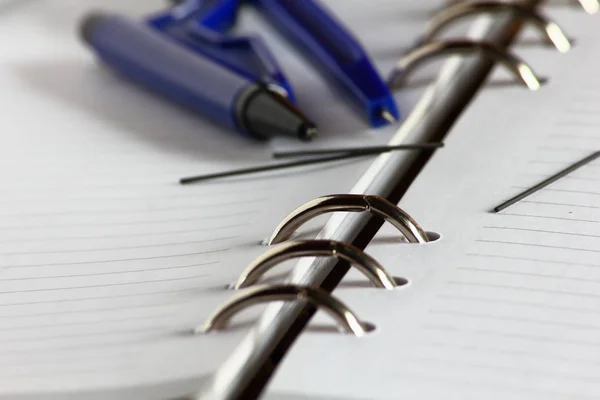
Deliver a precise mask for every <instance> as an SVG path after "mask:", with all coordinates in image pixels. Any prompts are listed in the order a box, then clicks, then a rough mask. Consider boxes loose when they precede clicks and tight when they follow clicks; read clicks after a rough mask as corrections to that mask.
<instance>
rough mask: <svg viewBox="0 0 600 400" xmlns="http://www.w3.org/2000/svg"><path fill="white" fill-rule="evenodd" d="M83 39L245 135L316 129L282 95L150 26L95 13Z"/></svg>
mask: <svg viewBox="0 0 600 400" xmlns="http://www.w3.org/2000/svg"><path fill="white" fill-rule="evenodd" d="M82 35H83V38H84V40H85V41H86V42H87V43H88V44H89V45H90V46H91V47H92V48H93V49H94V51H95V52H96V54H97V55H98V56H99V57H100V58H101V59H102V60H103V61H104V62H105V63H106V64H108V65H109V66H111V67H112V68H113V69H115V70H117V71H119V72H120V73H122V74H123V75H126V76H127V77H128V78H130V79H132V80H134V81H137V82H138V83H140V84H142V85H144V86H146V87H148V88H149V89H152V90H153V91H155V92H158V93H160V94H162V95H164V96H167V97H169V98H170V99H172V100H174V101H176V102H178V103H181V104H183V105H185V106H187V107H188V108H191V109H192V110H195V111H197V112H199V113H201V114H203V115H205V116H207V117H208V118H210V119H212V120H213V121H216V122H218V123H221V124H223V125H225V126H227V127H228V128H230V129H233V130H236V131H238V132H240V133H241V134H243V135H245V136H250V137H254V138H258V139H266V138H269V137H271V136H292V137H297V138H299V139H301V140H310V139H312V138H313V137H314V136H315V135H316V127H315V126H314V124H312V123H311V122H310V121H309V120H308V119H307V118H306V117H305V116H304V115H303V114H302V113H301V112H300V111H299V110H298V109H296V108H295V107H294V106H293V105H292V104H291V103H289V102H288V101H287V100H286V99H285V98H284V97H283V96H281V95H279V94H277V93H274V92H272V91H270V90H268V88H267V87H265V86H264V85H261V84H260V83H257V82H252V81H249V80H248V79H247V78H246V77H243V76H241V75H239V74H236V73H234V72H232V71H231V70H229V69H227V68H223V66H221V65H219V64H217V63H215V62H213V61H212V60H209V59H208V58H205V57H199V56H198V55H197V54H194V53H192V52H190V51H189V50H187V49H185V48H184V47H182V46H181V45H179V44H178V43H177V42H175V41H174V40H171V39H169V38H165V37H164V36H163V35H161V34H160V33H158V32H156V31H155V30H153V29H152V28H151V27H149V26H147V25H146V24H143V23H139V22H136V21H134V20H131V19H128V18H126V17H123V16H120V15H115V14H92V15H89V16H88V17H87V18H86V19H85V20H84V22H83V24H82Z"/></svg>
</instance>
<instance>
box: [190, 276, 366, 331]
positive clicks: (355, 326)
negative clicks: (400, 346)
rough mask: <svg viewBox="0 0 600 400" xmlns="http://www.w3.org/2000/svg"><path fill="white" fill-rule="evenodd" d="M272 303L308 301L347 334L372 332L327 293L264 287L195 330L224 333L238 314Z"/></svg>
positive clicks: (226, 306) (232, 301)
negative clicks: (229, 322)
mask: <svg viewBox="0 0 600 400" xmlns="http://www.w3.org/2000/svg"><path fill="white" fill-rule="evenodd" d="M273 301H306V302H308V303H311V304H312V305H314V306H316V307H318V308H319V309H322V310H323V311H325V312H327V314H329V315H330V316H331V317H332V318H333V319H334V320H335V321H336V322H337V323H338V325H339V327H340V328H341V329H342V330H343V331H344V332H346V333H351V334H353V335H355V336H359V337H360V336H364V335H365V334H366V333H367V332H368V331H369V330H371V329H372V327H371V325H370V324H367V323H364V322H361V321H360V320H359V319H358V317H357V316H356V315H355V314H354V313H353V312H352V311H351V310H350V309H349V308H348V307H347V306H346V305H345V304H344V303H342V302H341V301H339V300H337V299H336V298H335V297H333V296H332V295H331V294H329V293H328V292H326V291H324V290H322V289H318V288H311V287H304V286H295V285H261V286H255V287H253V288H251V289H247V290H244V291H243V292H242V293H239V294H238V295H236V296H234V297H232V298H231V299H230V300H228V301H227V302H226V303H225V304H223V305H222V306H221V307H219V308H218V309H217V310H216V311H215V312H214V313H213V314H212V315H211V316H210V317H209V318H208V319H207V320H206V322H205V323H204V324H203V325H201V326H198V327H196V328H195V329H194V333H196V334H200V333H208V332H211V331H214V330H220V329H223V328H224V327H225V326H226V325H227V322H228V321H229V320H230V319H231V318H232V317H233V316H234V315H235V314H237V313H238V312H240V311H242V310H243V309H245V308H248V307H250V306H253V305H255V304H261V303H270V302H273Z"/></svg>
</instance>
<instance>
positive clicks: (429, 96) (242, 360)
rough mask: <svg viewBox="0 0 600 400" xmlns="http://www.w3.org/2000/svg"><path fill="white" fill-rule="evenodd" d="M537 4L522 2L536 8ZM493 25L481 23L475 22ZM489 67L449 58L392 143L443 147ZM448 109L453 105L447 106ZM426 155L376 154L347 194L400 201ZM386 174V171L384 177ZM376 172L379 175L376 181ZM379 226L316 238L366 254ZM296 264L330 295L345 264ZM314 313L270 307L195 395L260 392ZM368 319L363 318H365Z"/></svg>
mask: <svg viewBox="0 0 600 400" xmlns="http://www.w3.org/2000/svg"><path fill="white" fill-rule="evenodd" d="M540 3H542V1H541V0H525V1H523V2H522V4H524V5H526V6H529V7H532V8H533V7H535V6H537V5H538V4H540ZM481 21H484V22H485V21H490V19H489V18H486V17H482V18H481V19H478V20H476V24H477V23H478V22H481ZM522 22H523V21H522V20H521V19H520V18H518V17H510V16H507V17H504V18H497V19H494V20H493V22H491V23H490V24H489V26H487V27H486V28H487V29H485V31H484V32H483V33H477V34H476V36H475V37H474V38H477V39H484V40H487V41H490V42H493V43H495V44H497V45H499V46H501V47H507V46H508V45H510V44H511V43H512V42H513V41H514V39H515V37H516V35H517V34H518V32H519V31H520V29H521V27H522ZM493 66H494V62H493V61H490V60H486V59H462V60H459V61H456V60H450V61H448V62H447V63H446V64H445V66H444V73H443V74H442V75H441V76H440V77H439V78H438V80H437V82H436V83H435V84H433V85H432V86H431V87H429V88H428V90H427V92H426V93H425V95H424V96H423V98H422V99H421V101H420V103H419V105H418V106H417V107H415V110H413V112H412V113H411V115H410V116H409V118H408V119H407V121H406V122H405V123H404V124H403V125H402V127H401V128H400V130H399V131H398V133H397V134H396V135H395V136H394V138H393V139H392V142H393V144H396V143H401V142H402V141H403V138H405V137H406V136H408V134H410V135H411V137H412V138H419V140H423V141H440V139H443V138H444V137H445V136H446V134H447V133H448V131H449V129H450V128H451V126H452V124H453V123H454V121H455V120H456V118H457V117H458V116H459V115H460V114H461V112H462V111H463V109H464V108H465V107H466V105H467V104H468V103H469V102H470V101H471V100H472V98H473V97H474V95H475V94H476V92H477V91H478V90H479V88H480V86H481V85H482V84H483V82H484V81H485V79H486V77H487V76H488V74H489V73H490V71H491V70H492V68H493ZM448 104H449V105H451V106H450V107H448ZM430 156H431V154H428V153H427V154H425V153H423V154H400V153H388V154H384V155H381V156H379V157H378V158H377V159H376V160H375V161H374V162H373V164H372V165H371V167H370V168H369V170H368V171H367V173H365V175H364V176H363V177H362V178H361V179H360V180H359V182H358V183H357V184H356V185H355V187H354V188H353V190H352V193H363V194H371V195H378V196H382V197H385V198H387V199H388V200H390V201H392V202H394V203H397V202H398V201H399V200H400V198H401V197H402V196H403V194H404V193H405V191H406V190H407V189H408V187H409V186H410V183H411V182H412V181H413V180H414V179H415V178H416V176H417V175H418V171H420V170H421V168H422V167H423V166H424V165H425V163H426V162H427V160H428V159H429V157H430ZM384 171H385V172H384ZM378 174H379V175H378ZM381 225H382V222H381V221H379V220H377V219H371V218H369V216H368V215H364V214H348V215H346V216H343V217H342V218H339V216H338V215H334V216H333V217H332V218H331V219H330V220H329V221H328V223H327V225H326V226H325V227H324V228H323V230H322V231H321V233H320V234H319V235H318V237H317V238H319V239H333V240H339V241H344V242H348V243H353V244H354V245H355V246H357V247H359V248H364V247H366V245H367V244H368V242H369V241H370V240H371V238H372V237H373V236H374V235H375V233H376V232H377V230H378V229H379V227H381ZM306 262H307V261H300V262H299V263H298V265H297V267H296V269H295V271H294V273H293V274H292V276H291V278H290V280H289V282H293V283H294V284H300V285H314V286H321V287H322V288H324V289H325V290H329V291H331V290H333V289H334V288H335V286H336V285H337V284H338V282H339V281H340V280H341V278H342V277H343V276H344V275H345V274H346V272H347V271H348V268H349V267H348V265H346V264H345V263H343V262H339V263H336V262H335V261H329V260H322V259H317V260H315V261H314V262H313V263H312V264H311V265H312V268H307V266H308V265H306V264H305V263H306ZM315 311H316V309H315V308H314V307H311V306H301V305H297V304H284V305H282V306H276V305H273V306H270V307H269V308H268V309H267V310H266V311H265V313H264V314H263V316H262V318H261V319H260V320H259V321H258V322H257V324H256V325H255V326H254V327H253V329H252V330H251V331H250V332H249V334H248V335H247V336H246V337H245V338H244V339H243V341H242V342H241V343H240V345H239V346H238V347H237V348H236V350H235V351H234V353H233V354H232V355H231V356H230V357H229V358H228V360H227V361H226V362H225V363H224V364H223V365H222V366H221V368H220V369H219V370H218V371H217V372H216V374H215V375H214V377H213V378H212V379H211V380H210V381H209V382H208V384H207V385H205V387H203V388H202V389H201V391H200V392H199V393H197V394H196V395H194V398H197V399H211V400H217V399H242V398H243V399H255V398H258V396H259V395H260V394H261V392H262V390H263V389H264V387H265V386H266V384H267V383H268V380H269V378H270V377H271V375H272V373H273V372H274V370H275V368H276V366H277V364H278V363H279V361H280V360H281V358H282V357H283V356H284V355H285V353H286V351H287V349H288V348H289V347H290V346H291V345H292V344H293V341H294V340H295V339H296V337H297V336H298V335H299V334H301V332H302V329H303V328H304V326H305V325H306V324H307V323H308V321H309V320H310V318H311V317H312V315H313V314H314V312H315ZM367 317H368V316H367Z"/></svg>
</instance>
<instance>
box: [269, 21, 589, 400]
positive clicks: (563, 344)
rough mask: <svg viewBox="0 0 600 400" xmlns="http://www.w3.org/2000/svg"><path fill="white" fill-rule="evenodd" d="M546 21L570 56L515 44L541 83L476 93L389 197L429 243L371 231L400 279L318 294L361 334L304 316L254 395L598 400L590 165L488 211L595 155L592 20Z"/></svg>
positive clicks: (350, 279)
mask: <svg viewBox="0 0 600 400" xmlns="http://www.w3.org/2000/svg"><path fill="white" fill-rule="evenodd" d="M552 15H553V16H556V17H557V19H558V21H559V22H561V21H563V20H564V21H565V26H569V29H570V32H573V34H574V35H575V37H576V38H577V43H578V45H577V48H576V49H574V50H573V51H572V52H571V53H569V54H567V55H565V56H560V55H557V54H553V53H550V52H549V51H548V50H547V49H545V50H544V49H539V48H538V49H535V48H534V49H532V48H526V47H519V46H516V47H515V51H518V53H519V54H520V55H521V56H523V57H524V58H525V59H527V60H528V61H529V62H530V63H532V65H534V66H536V67H537V68H536V69H537V70H538V71H539V72H540V73H543V74H544V75H547V76H549V77H550V84H549V85H548V87H545V88H543V89H542V90H540V91H539V92H538V93H534V94H532V93H527V92H524V91H520V90H518V89H517V88H510V87H497V86H490V87H488V88H486V89H485V90H484V91H482V92H481V94H480V95H479V96H478V97H477V98H476V100H475V101H474V102H473V104H472V105H471V106H470V108H469V109H468V110H467V111H466V113H465V115H464V116H463V118H461V120H460V121H459V122H458V123H457V124H456V126H455V127H454V128H453V130H452V132H451V133H450V136H449V137H448V140H447V142H446V146H445V148H444V149H442V151H439V152H437V153H436V155H435V156H434V158H433V160H432V161H431V162H430V164H429V165H428V166H427V167H426V168H425V169H424V171H423V172H422V174H421V175H420V176H419V178H418V179H417V181H416V182H415V184H414V185H413V186H412V187H411V188H410V190H409V192H408V193H407V194H406V196H405V198H404V199H403V201H402V203H401V204H400V205H401V206H402V207H403V208H404V209H405V210H407V211H408V212H409V213H410V214H411V215H412V216H414V217H415V219H416V220H417V221H419V222H420V223H421V224H422V225H423V227H424V228H425V229H427V230H431V231H435V232H438V233H440V234H441V235H442V238H441V240H440V241H438V242H435V243H428V244H424V245H410V244H408V243H405V242H403V241H402V240H401V239H400V238H399V234H398V232H397V231H396V230H395V229H394V228H393V227H391V226H388V225H385V226H384V228H383V229H382V230H381V231H380V232H379V233H378V235H377V237H376V238H375V239H374V241H373V242H372V243H371V244H370V245H369V246H368V247H367V249H366V251H367V252H368V253H369V254H370V255H371V256H373V257H374V258H376V259H377V260H378V261H380V262H381V263H382V264H383V265H384V266H385V267H386V268H387V269H388V271H390V273H392V274H393V275H395V276H402V277H405V278H408V279H409V282H410V283H409V284H408V285H406V286H403V287H401V288H397V289H396V290H394V291H393V292H389V291H384V290H378V289H375V288H369V287H368V285H367V284H366V283H365V279H364V277H362V276H361V275H360V274H359V273H355V272H352V273H350V274H348V276H347V277H346V278H345V279H344V281H342V283H341V284H340V285H339V287H338V288H337V289H336V290H335V291H334V294H335V295H336V296H338V297H339V298H340V299H341V300H343V301H344V302H345V303H346V304H347V305H348V306H349V307H351V308H352V310H354V311H355V312H356V313H357V314H358V315H359V317H361V318H363V319H364V320H366V321H368V322H371V323H374V324H375V325H376V326H377V330H376V331H375V332H373V333H372V334H370V335H368V336H366V337H364V338H358V339H357V338H354V337H350V336H344V335H341V336H340V335H336V334H335V333H330V334H325V333H323V330H322V329H320V330H319V329H317V326H318V325H322V324H327V326H331V325H332V322H331V321H329V320H328V319H326V318H324V317H323V316H321V315H318V316H317V318H315V319H314V321H312V323H313V326H312V328H311V327H309V328H308V329H307V330H306V331H305V332H304V333H303V335H301V336H300V338H299V339H298V341H297V342H296V344H295V345H294V347H292V350H291V351H290V353H289V354H288V355H287V357H286V359H285V360H284V362H283V363H282V365H281V366H280V368H279V370H278V372H277V375H276V377H275V378H274V379H273V381H272V384H271V387H270V389H269V390H270V392H269V395H270V397H269V396H267V398H273V399H276V398H288V397H289V398H306V399H309V398H319V399H340V398H348V399H350V398H351V399H371V398H377V399H396V398H408V399H424V398H444V399H471V398H472V399H475V398H478V399H479V398H486V399H506V398H510V399H573V398H577V399H585V398H590V399H591V398H598V396H599V394H600V384H599V383H598V379H597V377H598V374H599V373H600V340H598V332H599V331H600V319H599V318H598V312H600V308H599V307H600V291H599V289H600V275H599V274H600V197H599V196H600V190H599V189H598V188H599V187H600V186H599V185H598V180H599V179H600V163H598V161H597V160H596V161H594V162H592V163H590V164H589V165H587V166H585V167H582V168H581V169H579V170H577V171H575V172H573V173H572V174H570V175H569V176H567V177H566V178H564V179H561V180H559V181H557V182H556V183H554V184H552V185H550V186H548V187H547V188H545V189H542V190H541V191H539V192H538V193H536V194H534V195H532V196H530V197H528V198H527V199H525V200H524V201H521V202H519V203H517V204H515V205H513V206H511V207H509V208H508V209H506V210H504V211H502V212H500V213H497V214H496V213H492V212H491V210H492V208H493V207H494V206H496V205H497V204H499V203H501V202H502V201H503V200H506V199H508V198H510V197H512V196H513V195H515V194H517V193H519V192H521V191H522V190H523V189H525V188H529V187H531V186H533V185H534V184H536V183H538V182H540V181H541V180H543V179H545V178H547V177H549V176H550V175H552V174H554V173H556V172H557V171H560V170H561V169H563V168H565V167H567V166H568V165H570V164H572V163H574V162H576V161H578V160H580V159H582V158H583V157H585V156H587V155H589V154H591V153H593V152H594V151H597V150H599V149H600V141H598V138H600V136H598V134H597V127H598V125H599V124H600V117H599V116H598V115H599V114H598V110H600V98H598V97H597V95H596V93H598V91H599V90H600V80H599V79H598V78H597V77H596V75H597V71H598V68H599V67H600V59H599V58H598V57H597V48H598V46H597V43H596V41H595V39H594V37H595V36H594V33H596V32H597V21H595V19H594V18H593V17H591V18H590V16H587V15H584V14H580V13H578V12H576V11H575V10H561V11H558V10H557V11H556V12H553V13H552ZM576 33H578V34H576ZM502 76H504V73H502V72H500V73H496V74H494V76H493V77H492V79H491V81H493V80H494V79H497V78H499V77H500V78H501V77H502ZM359 283H362V284H359ZM294 396H296V397H294Z"/></svg>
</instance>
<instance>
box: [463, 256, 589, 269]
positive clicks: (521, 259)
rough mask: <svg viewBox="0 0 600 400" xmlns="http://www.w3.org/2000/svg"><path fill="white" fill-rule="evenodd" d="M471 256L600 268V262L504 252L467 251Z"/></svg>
mask: <svg viewBox="0 0 600 400" xmlns="http://www.w3.org/2000/svg"><path fill="white" fill-rule="evenodd" d="M466 255H467V256H469V257H488V258H500V259H507V260H518V261H528V262H538V263H547V264H561V265H574V266H581V267H589V268H600V264H587V263H580V262H576V263H575V262H570V261H557V260H547V259H542V258H534V257H514V256H507V255H504V254H487V253H466Z"/></svg>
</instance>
